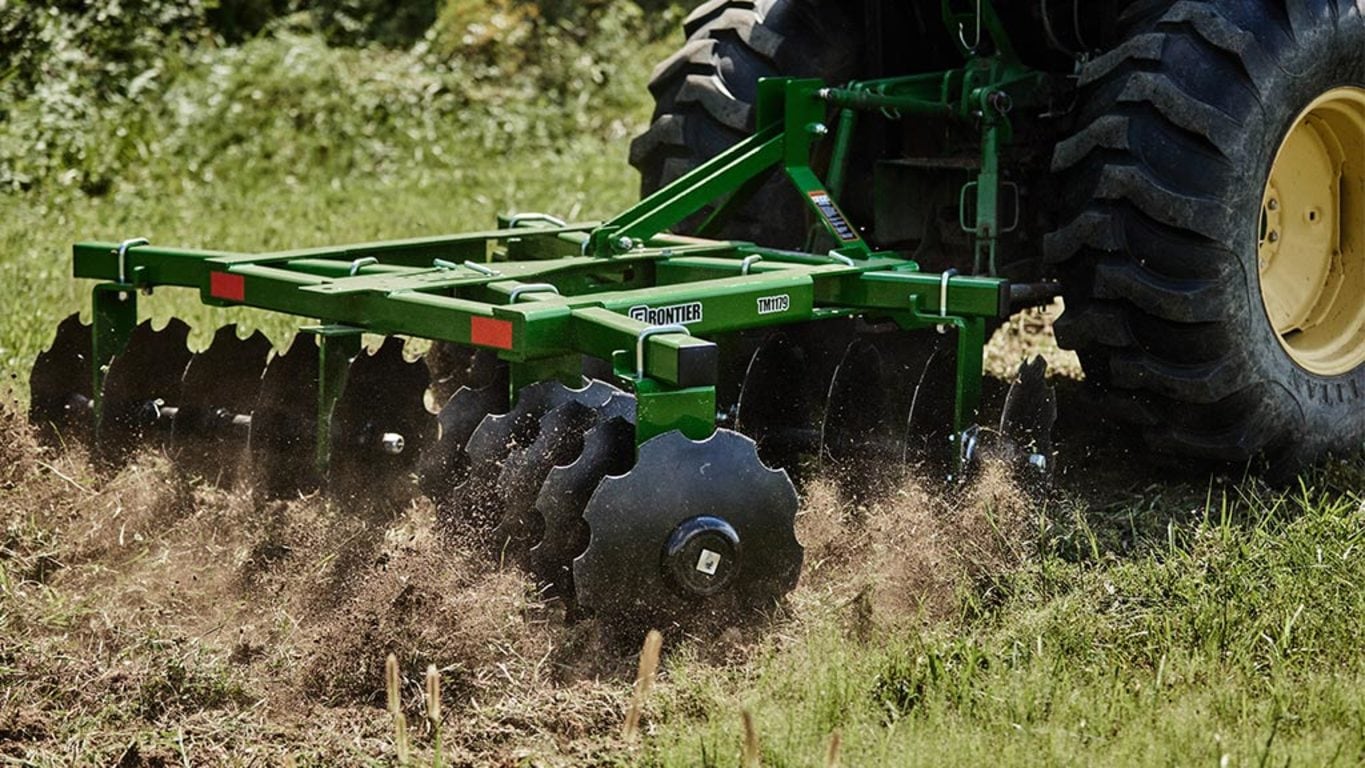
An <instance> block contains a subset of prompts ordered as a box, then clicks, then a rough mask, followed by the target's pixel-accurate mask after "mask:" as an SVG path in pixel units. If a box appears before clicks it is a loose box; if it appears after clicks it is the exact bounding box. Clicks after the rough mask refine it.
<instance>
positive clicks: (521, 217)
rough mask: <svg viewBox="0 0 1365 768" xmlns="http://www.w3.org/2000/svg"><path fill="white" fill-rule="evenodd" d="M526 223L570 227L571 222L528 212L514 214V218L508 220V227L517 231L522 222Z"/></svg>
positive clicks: (548, 215) (545, 214) (546, 214)
mask: <svg viewBox="0 0 1365 768" xmlns="http://www.w3.org/2000/svg"><path fill="white" fill-rule="evenodd" d="M524 221H534V222H540V223H542V224H549V225H550V226H552V227H567V226H569V222H567V221H565V220H563V219H561V218H559V217H558V216H551V215H550V214H548V213H533V212H528V213H515V214H512V218H510V219H508V220H507V227H508V229H516V228H517V227H520V226H521V224H522V222H524Z"/></svg>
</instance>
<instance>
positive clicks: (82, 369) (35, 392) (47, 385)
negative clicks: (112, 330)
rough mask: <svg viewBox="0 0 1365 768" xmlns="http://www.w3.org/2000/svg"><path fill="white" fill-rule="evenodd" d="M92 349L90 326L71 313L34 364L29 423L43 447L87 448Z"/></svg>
mask: <svg viewBox="0 0 1365 768" xmlns="http://www.w3.org/2000/svg"><path fill="white" fill-rule="evenodd" d="M92 346H93V341H92V336H91V330H90V326H88V325H86V324H84V323H82V322H81V317H80V314H79V313H77V314H73V315H71V316H70V317H68V318H66V319H65V320H63V321H62V322H61V324H60V325H58V326H57V335H56V336H55V337H54V338H53V339H52V345H51V346H50V347H48V348H47V349H46V350H44V351H43V352H41V353H39V355H38V358H37V359H36V360H34V361H33V370H32V371H31V372H30V373H29V377H28V386H29V406H28V420H29V422H30V423H32V424H33V426H34V427H36V428H37V430H38V439H39V440H41V441H42V443H43V444H44V445H51V446H57V445H62V444H63V443H65V442H69V441H72V440H74V441H76V442H78V443H83V444H86V445H89V443H90V440H91V438H92V437H93V436H94V428H95V413H94V410H93V408H94V397H93V394H92V390H93V382H94V374H95V372H94V369H93V367H92V365H93V360H94V353H93V349H92Z"/></svg>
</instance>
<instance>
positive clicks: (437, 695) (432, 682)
mask: <svg viewBox="0 0 1365 768" xmlns="http://www.w3.org/2000/svg"><path fill="white" fill-rule="evenodd" d="M427 720H428V722H430V723H431V740H432V748H433V749H434V750H435V752H436V757H435V761H434V762H435V765H436V766H437V768H439V767H440V766H441V765H442V763H443V758H442V756H441V673H440V671H439V670H437V669H436V665H435V664H428V665H427Z"/></svg>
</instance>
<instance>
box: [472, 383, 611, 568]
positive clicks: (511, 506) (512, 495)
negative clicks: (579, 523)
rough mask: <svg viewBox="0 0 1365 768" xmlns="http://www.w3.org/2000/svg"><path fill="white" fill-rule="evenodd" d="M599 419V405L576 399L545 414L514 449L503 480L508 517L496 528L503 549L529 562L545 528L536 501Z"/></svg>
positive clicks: (500, 485) (499, 486)
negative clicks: (551, 475)
mask: <svg viewBox="0 0 1365 768" xmlns="http://www.w3.org/2000/svg"><path fill="white" fill-rule="evenodd" d="M596 422H597V411H596V410H595V409H593V408H591V407H589V406H586V405H583V404H582V403H579V402H576V401H572V400H571V401H569V402H567V403H564V404H563V405H561V406H558V407H556V408H555V409H554V410H552V411H550V412H549V413H547V414H545V415H544V416H542V417H541V419H540V424H539V426H538V428H537V434H536V436H535V439H534V440H532V441H531V442H530V444H528V445H526V446H525V447H524V448H521V449H517V450H513V451H512V452H510V453H509V454H508V456H507V459H506V461H504V462H503V465H502V472H501V473H500V474H499V475H498V481H497V492H498V496H499V498H500V499H501V501H502V518H501V519H500V520H499V521H498V525H497V527H496V528H494V529H493V545H494V546H495V547H496V548H497V549H498V550H499V551H500V552H504V553H507V554H508V555H509V556H511V558H512V559H513V560H515V561H517V562H524V560H525V557H524V555H525V553H526V552H527V551H528V550H529V549H530V547H531V545H532V544H534V543H535V542H536V541H538V540H539V539H540V536H541V532H542V531H543V528H544V526H543V521H542V519H541V517H540V515H538V514H536V511H535V501H536V496H537V494H539V493H540V487H541V485H542V484H543V483H544V482H545V477H546V476H547V475H548V474H549V473H550V470H552V469H554V468H555V466H557V465H560V464H569V463H571V462H573V460H574V459H576V458H577V457H578V454H579V453H580V452H581V451H582V450H583V435H584V433H585V432H587V431H588V430H589V429H590V428H592V426H593V425H594V424H595V423H596Z"/></svg>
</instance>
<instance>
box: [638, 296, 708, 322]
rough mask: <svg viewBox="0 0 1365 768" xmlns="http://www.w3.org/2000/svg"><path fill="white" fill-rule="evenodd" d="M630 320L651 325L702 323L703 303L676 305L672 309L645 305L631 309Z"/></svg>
mask: <svg viewBox="0 0 1365 768" xmlns="http://www.w3.org/2000/svg"><path fill="white" fill-rule="evenodd" d="M630 319H631V320H638V321H639V322H642V323H647V324H649V325H688V324H689V323H700V322H701V302H700V301H694V302H691V303H689V304H674V305H673V306H671V307H646V306H644V305H641V306H638V307H631V308H630Z"/></svg>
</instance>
